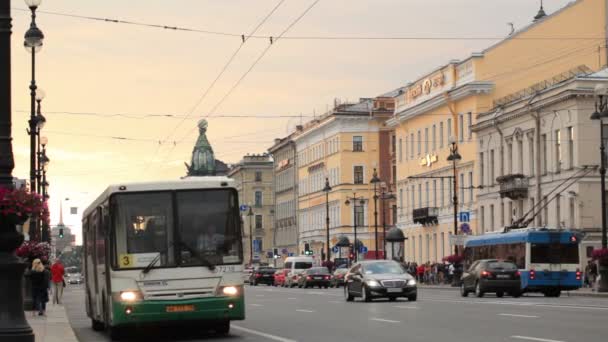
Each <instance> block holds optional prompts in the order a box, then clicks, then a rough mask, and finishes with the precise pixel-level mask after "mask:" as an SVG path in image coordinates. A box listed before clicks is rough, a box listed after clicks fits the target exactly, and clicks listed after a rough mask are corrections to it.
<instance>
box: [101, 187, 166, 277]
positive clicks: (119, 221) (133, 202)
mask: <svg viewBox="0 0 608 342" xmlns="http://www.w3.org/2000/svg"><path fill="white" fill-rule="evenodd" d="M113 203H114V213H113V219H114V240H115V241H114V247H115V255H114V260H113V261H114V265H115V266H118V268H121V269H124V268H141V267H146V266H147V265H148V264H149V263H150V262H151V261H152V260H154V258H156V257H157V256H158V254H159V253H161V257H160V260H159V261H158V262H157V263H156V264H155V266H156V267H159V266H160V267H166V266H173V265H174V264H175V258H174V256H173V254H172V253H173V251H172V248H171V246H170V245H169V242H170V241H173V231H172V227H173V217H172V213H173V210H172V205H171V194H170V193H146V194H136V193H133V194H119V195H116V196H115V198H114V202H113Z"/></svg>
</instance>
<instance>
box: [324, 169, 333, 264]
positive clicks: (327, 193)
mask: <svg viewBox="0 0 608 342" xmlns="http://www.w3.org/2000/svg"><path fill="white" fill-rule="evenodd" d="M323 191H324V192H325V224H326V226H327V232H326V236H325V245H326V246H327V247H326V250H327V251H326V252H325V261H327V262H329V261H330V260H331V258H330V248H329V192H330V191H331V186H329V178H325V187H324V188H323Z"/></svg>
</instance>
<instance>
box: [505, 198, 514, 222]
mask: <svg viewBox="0 0 608 342" xmlns="http://www.w3.org/2000/svg"><path fill="white" fill-rule="evenodd" d="M507 218H508V219H509V224H510V225H511V224H513V222H514V221H515V220H514V218H515V213H514V212H513V201H509V212H508V213H507Z"/></svg>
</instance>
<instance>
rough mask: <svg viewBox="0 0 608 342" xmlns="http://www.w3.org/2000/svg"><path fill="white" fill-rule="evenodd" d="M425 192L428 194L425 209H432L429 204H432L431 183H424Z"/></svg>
mask: <svg viewBox="0 0 608 342" xmlns="http://www.w3.org/2000/svg"><path fill="white" fill-rule="evenodd" d="M424 191H425V194H426V204H425V205H424V206H425V207H430V205H429V203H430V192H429V182H428V181H427V182H425V183H424Z"/></svg>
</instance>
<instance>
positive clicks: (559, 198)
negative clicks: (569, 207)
mask: <svg viewBox="0 0 608 342" xmlns="http://www.w3.org/2000/svg"><path fill="white" fill-rule="evenodd" d="M561 209H562V195H560V194H556V195H555V227H556V228H558V229H559V228H562V225H561V223H562V210H561Z"/></svg>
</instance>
